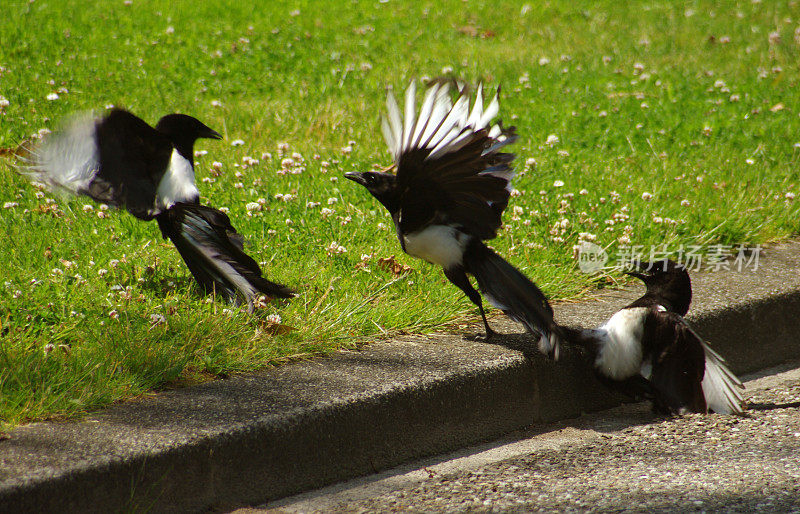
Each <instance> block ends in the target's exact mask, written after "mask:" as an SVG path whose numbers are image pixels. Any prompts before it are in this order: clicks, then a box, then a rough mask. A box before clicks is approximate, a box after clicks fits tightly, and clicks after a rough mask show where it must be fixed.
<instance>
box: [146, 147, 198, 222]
mask: <svg viewBox="0 0 800 514" xmlns="http://www.w3.org/2000/svg"><path fill="white" fill-rule="evenodd" d="M199 196H200V191H199V190H198V189H197V186H196V185H195V183H194V169H193V168H192V164H191V163H190V162H189V161H188V160H187V159H185V158H184V157H183V156H182V155H181V154H179V153H178V151H177V150H173V151H172V157H171V158H170V160H169V167H168V168H167V171H166V173H164V176H163V177H161V182H159V183H158V190H156V207H157V208H159V209H169V208H170V207H172V206H173V205H174V204H176V203H177V202H193V201H195V200H196V199H197V198H198V197H199Z"/></svg>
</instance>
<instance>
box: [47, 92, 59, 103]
mask: <svg viewBox="0 0 800 514" xmlns="http://www.w3.org/2000/svg"><path fill="white" fill-rule="evenodd" d="M47 99H48V100H50V101H51V102H53V101H55V100H58V93H50V94H49V95H47Z"/></svg>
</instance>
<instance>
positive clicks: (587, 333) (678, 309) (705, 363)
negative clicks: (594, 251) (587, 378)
mask: <svg viewBox="0 0 800 514" xmlns="http://www.w3.org/2000/svg"><path fill="white" fill-rule="evenodd" d="M639 267H640V268H641V269H642V271H643V272H642V273H639V272H637V271H631V272H628V274H629V275H631V276H634V277H636V278H638V279H640V280H642V281H643V282H644V284H645V286H646V287H647V291H646V292H645V294H644V295H643V296H642V297H641V298H639V299H638V300H636V301H635V302H633V303H631V304H630V305H628V306H626V307H624V308H622V309H620V310H619V311H617V312H616V313H615V314H614V315H613V316H611V318H609V320H608V321H606V322H605V323H604V324H603V325H601V326H600V327H598V328H595V329H584V330H580V329H574V328H568V327H563V329H564V332H565V338H566V340H567V341H570V342H575V343H578V344H580V345H582V346H584V347H585V348H587V349H588V351H589V354H590V356H591V358H592V359H593V364H594V369H595V372H596V374H597V376H598V378H600V380H601V381H602V382H604V383H605V384H606V385H609V386H611V387H612V388H614V389H618V390H622V391H624V392H627V393H629V394H631V395H633V396H639V397H644V398H650V399H652V400H653V407H654V409H655V410H656V411H657V412H660V413H662V414H667V415H673V414H684V413H686V412H699V413H706V412H708V411H714V412H716V413H720V414H741V413H742V412H743V410H744V401H743V399H742V392H743V391H744V386H743V385H742V382H741V381H739V379H738V378H736V376H735V375H734V374H733V373H731V371H730V370H729V369H728V367H727V365H726V363H725V359H723V358H722V357H721V356H720V355H719V354H718V353H717V352H716V351H714V350H713V349H712V348H711V347H710V346H709V345H708V343H706V342H704V341H703V339H702V338H701V337H700V336H699V335H698V334H697V332H695V331H694V330H693V329H692V328H691V327H690V326H689V324H688V323H687V322H686V320H685V319H683V317H684V316H685V315H686V313H687V312H688V311H689V304H690V303H691V301H692V283H691V280H690V279H689V273H688V272H687V271H686V268H685V267H683V266H681V265H679V264H676V263H675V262H674V261H671V260H669V259H663V260H660V261H655V262H652V263H649V262H640V263H639Z"/></svg>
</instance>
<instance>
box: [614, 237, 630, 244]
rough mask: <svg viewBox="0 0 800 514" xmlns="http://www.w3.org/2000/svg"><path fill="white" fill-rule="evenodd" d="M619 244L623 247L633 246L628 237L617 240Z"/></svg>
mask: <svg viewBox="0 0 800 514" xmlns="http://www.w3.org/2000/svg"><path fill="white" fill-rule="evenodd" d="M617 242H618V243H619V244H621V245H629V244H631V238H630V237H628V236H626V235H622V236H620V237H619V238H618V239H617Z"/></svg>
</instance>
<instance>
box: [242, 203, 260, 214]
mask: <svg viewBox="0 0 800 514" xmlns="http://www.w3.org/2000/svg"><path fill="white" fill-rule="evenodd" d="M244 208H245V209H246V210H247V212H248V213H252V212H261V204H260V203H258V202H249V203H248V204H247V205H245V206H244Z"/></svg>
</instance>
